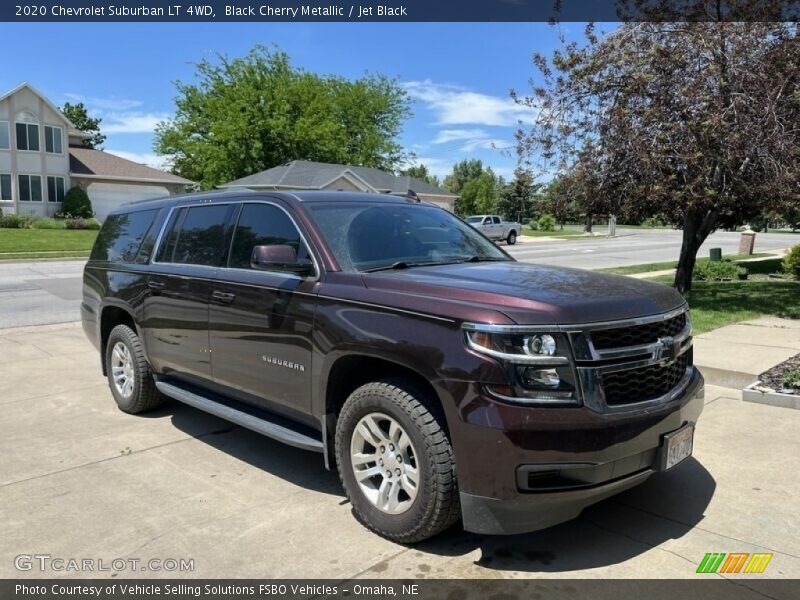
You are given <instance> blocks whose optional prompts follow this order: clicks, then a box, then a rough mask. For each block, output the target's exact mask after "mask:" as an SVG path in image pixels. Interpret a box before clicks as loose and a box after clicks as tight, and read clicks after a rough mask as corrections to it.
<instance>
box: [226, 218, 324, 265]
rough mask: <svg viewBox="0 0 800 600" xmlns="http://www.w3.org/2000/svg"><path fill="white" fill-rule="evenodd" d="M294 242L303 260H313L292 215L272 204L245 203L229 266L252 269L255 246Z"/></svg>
mask: <svg viewBox="0 0 800 600" xmlns="http://www.w3.org/2000/svg"><path fill="white" fill-rule="evenodd" d="M270 244H284V245H287V246H291V247H292V248H294V249H295V252H296V253H297V258H298V259H299V260H304V259H306V260H310V258H311V257H310V256H309V254H308V249H307V248H306V246H305V244H304V243H303V241H302V239H300V233H299V232H298V231H297V228H296V227H295V226H294V223H292V220H291V219H290V218H289V216H288V215H287V214H286V213H285V212H283V211H282V210H281V209H280V208H278V207H277V206H273V205H271V204H245V205H244V206H242V214H241V215H240V217H239V222H238V224H237V225H236V232H235V233H234V235H233V246H232V248H231V257H230V260H229V262H228V266H229V267H233V268H237V269H249V268H250V257H251V256H252V255H253V247H254V246H263V245H270Z"/></svg>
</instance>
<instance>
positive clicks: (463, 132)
mask: <svg viewBox="0 0 800 600" xmlns="http://www.w3.org/2000/svg"><path fill="white" fill-rule="evenodd" d="M489 136H490V135H489V132H487V131H484V130H483V129H442V130H441V131H440V132H439V134H438V135H437V136H436V137H435V138H434V140H433V143H434V144H447V143H448V142H457V141H459V140H477V139H484V138H488V137H489Z"/></svg>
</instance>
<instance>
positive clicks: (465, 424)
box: [451, 369, 703, 534]
mask: <svg viewBox="0 0 800 600" xmlns="http://www.w3.org/2000/svg"><path fill="white" fill-rule="evenodd" d="M472 392H474V393H473V394H468V395H467V398H465V400H464V402H462V403H461V405H460V406H459V411H460V415H459V416H460V417H461V419H460V420H461V423H459V424H458V425H456V426H452V425H451V434H452V437H453V445H454V450H455V453H456V462H457V464H458V480H459V488H460V490H461V492H460V496H461V510H462V517H463V522H464V528H465V529H466V530H467V531H472V532H475V533H481V534H514V533H524V532H529V531H536V530H539V529H544V528H546V527H550V526H552V525H555V524H557V523H561V522H564V521H567V520H569V519H572V518H574V517H576V516H578V515H579V514H580V512H581V511H582V510H583V509H584V508H585V507H587V506H589V505H591V504H594V503H596V502H598V501H600V500H603V499H604V498H608V497H609V496H612V495H614V494H617V493H619V492H621V491H624V490H626V489H629V488H631V487H633V486H635V485H638V484H639V483H642V482H643V481H645V480H646V479H647V478H648V477H650V476H651V475H652V474H653V473H654V472H656V471H657V470H658V469H659V464H660V448H661V447H662V441H663V436H664V434H666V433H669V432H672V431H675V430H677V429H679V428H680V427H682V426H683V425H685V424H687V423H696V422H697V419H698V417H699V416H700V413H701V412H702V410H703V378H702V375H701V374H700V372H699V371H697V369H694V373H693V375H692V378H691V380H690V383H689V384H688V385H687V386H686V388H685V389H684V390H683V392H682V393H681V394H680V395H679V396H677V397H675V398H673V399H672V400H671V401H669V402H667V403H664V404H661V405H658V406H652V405H648V406H646V407H643V408H642V409H640V410H636V409H631V410H628V411H626V412H612V413H598V412H595V411H593V410H591V409H589V408H586V407H581V408H577V407H576V408H531V407H522V406H512V405H509V404H503V403H500V402H498V401H497V400H495V399H492V398H490V397H488V396H486V395H485V394H484V393H482V392H480V391H479V390H478V389H477V388H472ZM532 473H533V474H534V475H535V476H534V477H531V479H530V481H531V484H530V485H526V484H525V482H526V481H528V479H527V478H528V477H529V476H530V474H532ZM541 473H546V474H547V476H546V477H545V479H541V480H540V479H538V477H539V475H540V474H541ZM564 474H566V476H563V475H564ZM547 477H549V479H547ZM539 481H543V482H544V483H543V484H542V485H541V486H539V483H538V482H539Z"/></svg>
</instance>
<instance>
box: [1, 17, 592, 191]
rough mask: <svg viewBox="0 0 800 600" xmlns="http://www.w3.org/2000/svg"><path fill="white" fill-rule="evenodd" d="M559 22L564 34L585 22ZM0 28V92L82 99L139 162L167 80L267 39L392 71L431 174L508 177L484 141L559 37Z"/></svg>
mask: <svg viewBox="0 0 800 600" xmlns="http://www.w3.org/2000/svg"><path fill="white" fill-rule="evenodd" d="M566 27H567V28H569V29H568V31H567V33H568V34H569V35H578V34H579V32H580V29H581V28H580V27H579V26H578V25H575V24H568V25H567V26H566ZM0 39H3V42H4V43H3V46H4V47H5V48H19V49H20V51H19V53H18V54H15V57H14V60H6V61H3V62H4V65H3V69H2V70H0V91H3V92H4V91H6V90H9V89H12V88H13V87H15V86H16V85H18V84H19V83H21V82H22V81H29V82H30V83H32V84H33V85H34V86H35V87H37V88H38V89H39V90H41V91H42V92H43V93H44V94H46V95H47V96H48V97H49V98H50V99H51V100H52V101H53V102H55V103H56V104H58V105H61V104H63V103H64V102H65V101H72V102H75V101H83V102H85V103H86V105H87V106H88V107H89V109H90V111H91V112H93V113H94V114H95V115H98V116H101V117H102V118H103V127H104V130H105V132H106V133H107V135H108V140H107V141H106V144H105V149H106V150H107V151H110V152H114V153H117V154H120V155H123V156H126V157H129V158H132V159H134V160H137V161H138V162H145V163H148V164H158V163H159V162H160V161H161V160H162V159H160V158H159V157H157V156H155V155H154V154H153V150H152V141H153V129H154V127H155V124H156V123H157V122H159V121H160V120H163V119H166V118H169V116H170V115H171V114H172V111H173V107H174V104H173V97H174V95H175V87H174V85H173V82H174V81H175V80H176V79H179V80H182V81H192V80H193V77H194V68H193V66H192V63H193V62H196V61H198V60H200V59H202V58H209V57H213V56H214V55H215V54H217V53H222V54H226V55H228V56H240V55H243V54H245V53H246V52H247V51H248V50H249V49H250V48H251V47H252V46H253V45H255V44H265V45H269V44H274V45H277V46H278V47H280V48H281V49H283V50H285V51H286V52H288V53H289V55H290V56H291V58H292V61H293V63H294V64H295V65H297V66H300V67H303V68H305V69H307V70H310V71H315V72H319V73H332V74H338V75H342V76H345V77H358V76H359V75H362V74H363V73H364V72H366V71H371V72H379V73H383V74H386V75H389V76H392V77H397V78H398V79H399V81H400V82H401V83H402V84H403V85H404V86H406V89H407V90H408V92H409V94H410V95H411V97H412V99H413V105H412V108H413V112H414V116H413V117H412V118H411V119H410V120H409V121H408V122H407V123H406V125H405V128H404V131H403V134H402V138H401V141H402V143H403V144H404V146H405V148H406V149H407V150H409V151H413V152H414V153H415V154H416V155H417V156H418V157H419V162H422V163H425V164H427V165H428V166H429V167H430V168H431V169H432V170H433V171H434V172H435V173H436V174H438V175H444V174H445V173H447V172H449V170H450V167H451V166H452V164H453V163H455V162H457V161H459V160H461V159H463V158H480V159H482V160H483V161H484V162H485V163H486V164H489V165H491V166H492V167H493V168H494V169H495V170H496V171H497V172H498V173H500V174H502V175H504V176H507V177H508V176H510V175H511V173H512V172H513V169H514V165H515V159H514V158H513V156H504V155H503V153H502V152H500V151H499V150H497V149H494V148H492V145H493V144H494V145H495V146H497V147H507V146H509V145H510V144H511V142H512V141H513V136H514V131H515V130H516V123H517V121H518V119H520V118H523V119H524V118H525V117H526V114H525V112H524V111H522V110H521V109H520V108H519V107H518V106H516V105H514V104H513V103H512V101H511V100H510V99H509V97H508V94H509V90H510V89H511V88H516V89H517V90H527V89H529V85H528V79H529V77H531V75H533V67H532V65H531V60H530V58H531V54H532V53H533V52H534V51H541V52H545V53H549V51H551V50H552V49H553V48H554V47H556V46H558V30H557V29H555V28H553V27H551V26H549V25H547V24H544V23H513V24H512V23H475V24H469V23H461V24H437V23H403V24H383V23H380V24H379V23H370V24H366V23H358V24H350V23H321V24H313V23H280V24H269V23H268V24H264V23H259V24H241V23H233V24H227V23H226V24H223V23H198V24H189V23H169V24H167V23H163V24H156V25H152V24H147V25H143V24H121V23H115V24H8V23H3V24H0ZM32 40H40V41H46V43H31V41H32ZM54 48H60V49H61V50H54Z"/></svg>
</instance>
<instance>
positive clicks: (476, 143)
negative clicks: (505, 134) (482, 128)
mask: <svg viewBox="0 0 800 600" xmlns="http://www.w3.org/2000/svg"><path fill="white" fill-rule="evenodd" d="M508 146H509V143H508V142H507V141H505V140H498V139H496V138H485V139H483V138H478V139H473V140H468V141H467V143H466V144H464V145H463V146H461V151H462V152H475V151H476V150H502V149H504V148H508Z"/></svg>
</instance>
